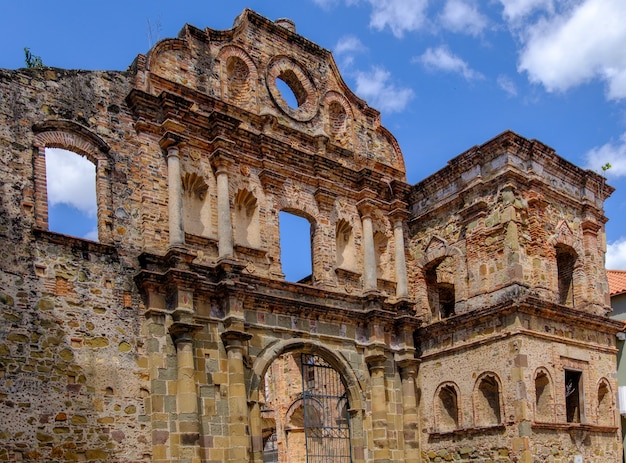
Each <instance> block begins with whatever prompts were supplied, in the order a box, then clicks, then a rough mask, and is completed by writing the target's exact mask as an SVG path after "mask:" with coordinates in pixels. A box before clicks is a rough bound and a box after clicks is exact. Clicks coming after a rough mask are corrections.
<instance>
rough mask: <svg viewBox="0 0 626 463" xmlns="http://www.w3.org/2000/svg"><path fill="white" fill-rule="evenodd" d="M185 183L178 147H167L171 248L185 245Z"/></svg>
mask: <svg viewBox="0 0 626 463" xmlns="http://www.w3.org/2000/svg"><path fill="white" fill-rule="evenodd" d="M182 191H183V182H182V179H181V176H180V157H179V151H178V146H176V145H170V146H168V147H167V204H168V214H169V227H170V246H175V245H179V244H184V242H185V231H184V229H183V196H182Z"/></svg>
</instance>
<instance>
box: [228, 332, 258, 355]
mask: <svg viewBox="0 0 626 463" xmlns="http://www.w3.org/2000/svg"><path fill="white" fill-rule="evenodd" d="M220 337H221V338H222V342H223V343H224V347H226V350H227V351H229V350H231V349H242V348H243V346H244V344H245V343H246V342H247V341H249V340H250V339H251V338H252V335H251V334H250V333H246V332H244V331H238V330H228V331H224V332H223V333H222V334H221V335H220Z"/></svg>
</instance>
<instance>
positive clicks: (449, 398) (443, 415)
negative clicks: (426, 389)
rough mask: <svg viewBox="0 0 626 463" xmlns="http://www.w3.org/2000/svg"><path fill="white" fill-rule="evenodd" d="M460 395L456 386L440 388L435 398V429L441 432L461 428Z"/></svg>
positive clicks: (447, 385) (448, 385)
mask: <svg viewBox="0 0 626 463" xmlns="http://www.w3.org/2000/svg"><path fill="white" fill-rule="evenodd" d="M459 410H460V408H459V394H458V392H457V388H456V386H455V385H454V384H452V383H448V384H444V385H441V386H439V388H438V390H437V393H436V397H435V427H436V429H437V430H438V431H440V432H445V431H453V430H455V429H458V428H459V423H460V419H459Z"/></svg>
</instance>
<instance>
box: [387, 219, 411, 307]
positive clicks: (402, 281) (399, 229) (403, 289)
mask: <svg viewBox="0 0 626 463" xmlns="http://www.w3.org/2000/svg"><path fill="white" fill-rule="evenodd" d="M405 215H406V211H403V210H396V211H394V212H393V213H392V214H391V220H392V221H393V238H394V247H395V251H396V252H395V261H396V297H397V298H399V299H405V298H407V297H408V295H409V289H408V282H407V276H406V260H405V257H404V227H403V219H404V218H405Z"/></svg>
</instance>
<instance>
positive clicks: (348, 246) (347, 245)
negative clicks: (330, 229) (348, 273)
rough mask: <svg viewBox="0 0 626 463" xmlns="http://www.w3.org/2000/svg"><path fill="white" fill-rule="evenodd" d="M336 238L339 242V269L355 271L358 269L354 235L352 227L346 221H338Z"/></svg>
mask: <svg viewBox="0 0 626 463" xmlns="http://www.w3.org/2000/svg"><path fill="white" fill-rule="evenodd" d="M335 237H336V242H337V267H338V268H342V269H345V270H354V269H355V267H356V261H355V249H354V234H353V233H352V227H351V226H350V224H349V223H348V222H347V221H346V220H344V219H340V220H338V221H337V226H336V231H335Z"/></svg>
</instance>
